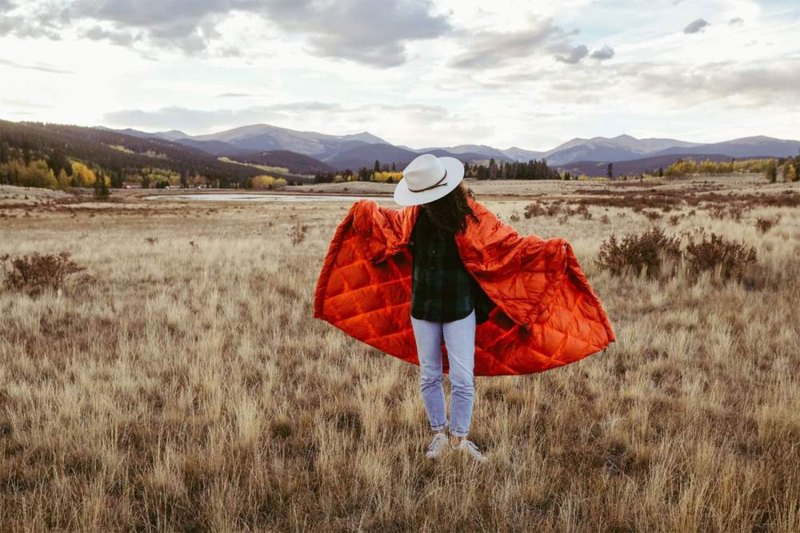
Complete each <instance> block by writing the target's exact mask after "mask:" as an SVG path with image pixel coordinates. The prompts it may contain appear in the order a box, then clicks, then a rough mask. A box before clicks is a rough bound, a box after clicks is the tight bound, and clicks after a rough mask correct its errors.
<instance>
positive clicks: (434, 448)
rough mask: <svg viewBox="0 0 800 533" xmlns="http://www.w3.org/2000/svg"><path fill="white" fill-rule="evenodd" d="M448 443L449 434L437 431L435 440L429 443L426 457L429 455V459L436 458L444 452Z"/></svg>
mask: <svg viewBox="0 0 800 533" xmlns="http://www.w3.org/2000/svg"><path fill="white" fill-rule="evenodd" d="M447 444H448V442H447V435H445V434H444V432H442V433H437V434H436V435H434V436H433V440H432V441H431V443H430V444H428V449H427V451H426V452H425V457H427V458H428V459H436V458H437V457H439V456H440V455H441V454H442V451H443V450H444V449H445V446H447Z"/></svg>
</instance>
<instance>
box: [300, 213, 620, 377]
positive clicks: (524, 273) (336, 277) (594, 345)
mask: <svg viewBox="0 0 800 533" xmlns="http://www.w3.org/2000/svg"><path fill="white" fill-rule="evenodd" d="M469 203H470V206H471V207H472V210H473V212H474V213H475V214H476V215H477V216H478V218H479V220H480V221H479V222H475V221H474V220H473V219H472V218H471V217H468V218H467V220H468V223H467V229H466V231H465V232H464V233H462V234H458V235H457V236H456V244H457V245H458V251H459V255H460V256H461V260H462V262H463V263H464V267H465V268H466V270H467V272H469V273H470V274H471V275H472V276H473V277H474V278H475V280H476V281H477V282H478V283H479V284H480V286H481V288H482V289H483V291H484V292H485V293H486V294H487V295H488V296H489V298H491V299H492V301H493V302H494V303H495V304H496V306H495V307H494V308H493V309H492V311H491V313H490V315H489V319H488V320H487V321H485V322H483V323H481V324H478V326H477V329H476V332H475V371H474V372H475V375H476V376H497V375H519V374H531V373H534V372H542V371H545V370H549V369H551V368H555V367H558V366H562V365H565V364H568V363H572V362H574V361H577V360H579V359H582V358H584V357H586V356H588V355H592V354H594V353H597V352H599V351H601V350H604V349H605V348H606V347H607V346H608V345H609V343H611V342H613V341H614V340H615V336H614V331H613V329H612V327H611V324H610V322H609V320H608V316H607V315H606V312H605V310H604V309H603V306H602V304H601V302H600V300H599V298H598V297H597V295H596V294H595V293H594V291H593V290H592V287H591V286H590V285H589V281H588V279H587V278H586V275H585V274H584V273H583V270H582V269H581V267H580V265H579V264H578V260H577V259H576V258H575V254H574V253H573V251H572V246H571V245H570V244H569V243H568V242H567V241H566V240H564V239H557V238H554V239H542V238H540V237H537V236H536V235H528V236H524V237H523V236H520V235H519V234H518V233H517V232H516V231H515V230H514V229H513V228H512V227H511V226H508V225H506V224H503V223H502V222H500V220H498V218H497V217H496V216H495V215H494V213H492V212H491V211H489V210H488V209H487V208H486V207H484V206H483V205H482V204H481V203H479V202H477V201H476V200H474V199H472V198H470V199H469ZM418 213H419V207H417V206H412V207H406V208H403V209H400V210H395V209H387V208H383V207H380V206H379V205H378V204H377V203H376V202H374V201H372V200H360V201H358V202H356V203H355V204H353V206H352V207H351V208H350V210H349V211H348V213H347V215H346V216H345V218H344V220H342V222H341V223H340V224H339V226H338V227H337V228H336V233H335V234H334V236H333V239H332V240H331V243H330V246H329V248H328V253H327V255H326V257H325V261H324V263H323V266H322V271H321V272H320V276H319V279H318V281H317V287H316V291H315V295H314V317H315V318H320V319H323V320H326V321H328V322H330V323H331V324H333V325H334V326H336V327H338V328H339V329H341V330H342V331H344V332H345V333H347V334H348V335H350V336H352V337H354V338H356V339H358V340H360V341H362V342H365V343H366V344H369V345H370V346H374V347H375V348H377V349H379V350H381V351H382V352H385V353H387V354H389V355H392V356H395V357H398V358H400V359H402V360H404V361H407V362H409V363H413V364H416V365H419V360H418V359H417V349H416V343H415V341H414V332H413V330H412V328H411V318H410V309H411V267H412V260H413V258H412V255H411V253H410V252H409V250H408V241H409V238H410V236H411V230H412V229H413V227H414V222H415V221H416V217H417V215H418ZM443 371H444V372H445V373H447V372H448V363H447V350H446V348H445V347H444V346H443Z"/></svg>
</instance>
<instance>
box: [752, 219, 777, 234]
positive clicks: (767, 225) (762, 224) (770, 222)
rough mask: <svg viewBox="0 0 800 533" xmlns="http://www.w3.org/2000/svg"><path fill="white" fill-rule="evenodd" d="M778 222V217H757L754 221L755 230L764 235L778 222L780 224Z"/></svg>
mask: <svg viewBox="0 0 800 533" xmlns="http://www.w3.org/2000/svg"><path fill="white" fill-rule="evenodd" d="M780 220H781V217H780V216H775V217H770V218H766V217H758V218H757V219H756V228H757V229H758V231H760V232H761V233H766V232H768V231H769V230H771V229H772V228H773V227H774V226H775V225H776V224H777V223H778V222H780Z"/></svg>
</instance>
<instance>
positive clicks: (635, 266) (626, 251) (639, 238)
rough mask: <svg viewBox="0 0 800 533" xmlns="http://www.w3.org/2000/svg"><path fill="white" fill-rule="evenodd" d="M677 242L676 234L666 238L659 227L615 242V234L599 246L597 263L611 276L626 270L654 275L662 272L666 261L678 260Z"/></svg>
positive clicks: (678, 243)
mask: <svg viewBox="0 0 800 533" xmlns="http://www.w3.org/2000/svg"><path fill="white" fill-rule="evenodd" d="M680 255H681V252H680V241H679V239H678V238H676V237H668V236H667V235H665V234H664V230H663V229H661V228H657V227H654V228H651V229H650V230H648V231H645V232H644V233H641V234H638V235H637V234H628V235H625V236H624V237H623V238H622V241H621V242H620V241H618V240H617V237H616V235H613V234H612V235H611V237H609V238H608V240H605V241H603V243H602V244H601V245H600V253H599V254H598V257H597V260H596V261H595V262H596V263H597V265H598V266H599V267H600V268H602V269H605V270H608V271H610V272H611V273H612V274H614V275H622V274H625V273H627V272H635V273H637V274H640V273H641V272H644V273H645V274H646V276H647V277H649V278H654V277H656V276H658V275H659V274H661V268H662V265H663V263H665V261H675V260H678V259H680Z"/></svg>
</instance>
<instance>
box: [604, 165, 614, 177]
mask: <svg viewBox="0 0 800 533" xmlns="http://www.w3.org/2000/svg"><path fill="white" fill-rule="evenodd" d="M606 174H607V175H608V179H613V178H614V163H609V164H608V172H607V173H606Z"/></svg>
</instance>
